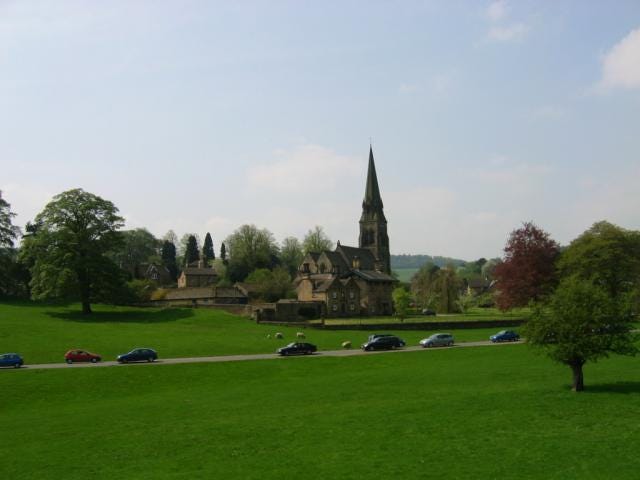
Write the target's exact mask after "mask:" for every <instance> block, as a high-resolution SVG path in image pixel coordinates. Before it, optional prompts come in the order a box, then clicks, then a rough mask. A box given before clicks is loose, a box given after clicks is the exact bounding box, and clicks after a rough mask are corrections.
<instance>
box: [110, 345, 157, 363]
mask: <svg viewBox="0 0 640 480" xmlns="http://www.w3.org/2000/svg"><path fill="white" fill-rule="evenodd" d="M157 359H158V354H157V353H156V351H155V350H153V349H151V348H136V349H134V350H131V351H130V352H129V353H123V354H122V355H118V358H117V360H118V362H120V363H129V362H144V361H146V362H153V361H154V360H157Z"/></svg>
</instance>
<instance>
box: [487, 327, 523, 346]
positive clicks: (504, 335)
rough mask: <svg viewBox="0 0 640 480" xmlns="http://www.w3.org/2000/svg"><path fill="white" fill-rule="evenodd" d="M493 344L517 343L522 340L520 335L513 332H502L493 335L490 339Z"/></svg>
mask: <svg viewBox="0 0 640 480" xmlns="http://www.w3.org/2000/svg"><path fill="white" fill-rule="evenodd" d="M489 340H491V341H492V342H493V343H497V342H517V341H518V340H520V335H518V334H517V333H516V332H514V331H513V330H502V331H500V332H498V333H496V334H495V335H491V336H490V337H489Z"/></svg>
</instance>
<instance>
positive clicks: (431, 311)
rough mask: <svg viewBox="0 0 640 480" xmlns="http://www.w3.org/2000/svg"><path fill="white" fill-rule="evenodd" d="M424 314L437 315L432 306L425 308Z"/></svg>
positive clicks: (428, 315)
mask: <svg viewBox="0 0 640 480" xmlns="http://www.w3.org/2000/svg"><path fill="white" fill-rule="evenodd" d="M422 315H426V316H427V317H435V316H436V312H435V311H434V310H431V309H430V308H423V309H422Z"/></svg>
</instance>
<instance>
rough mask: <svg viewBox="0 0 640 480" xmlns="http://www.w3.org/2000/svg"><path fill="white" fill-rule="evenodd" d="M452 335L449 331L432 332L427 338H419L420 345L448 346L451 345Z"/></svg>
mask: <svg viewBox="0 0 640 480" xmlns="http://www.w3.org/2000/svg"><path fill="white" fill-rule="evenodd" d="M453 342H454V339H453V335H451V334H450V333H434V334H433V335H431V336H430V337H429V338H423V339H422V340H420V345H422V347H423V348H427V347H450V346H451V345H453Z"/></svg>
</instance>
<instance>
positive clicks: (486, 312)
mask: <svg viewBox="0 0 640 480" xmlns="http://www.w3.org/2000/svg"><path fill="white" fill-rule="evenodd" d="M529 313H530V310H529V308H514V309H513V310H511V311H509V312H501V311H500V310H498V309H497V308H480V307H473V308H470V309H469V310H468V311H467V312H465V313H439V314H437V315H434V316H426V315H412V316H409V317H407V318H405V319H404V321H403V323H423V322H474V321H481V320H521V319H524V318H527V316H528V315H529ZM318 322H319V321H318ZM325 323H326V324H327V325H357V324H361V323H362V324H369V325H370V324H376V323H400V319H398V318H397V317H368V318H329V319H326V320H325Z"/></svg>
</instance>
